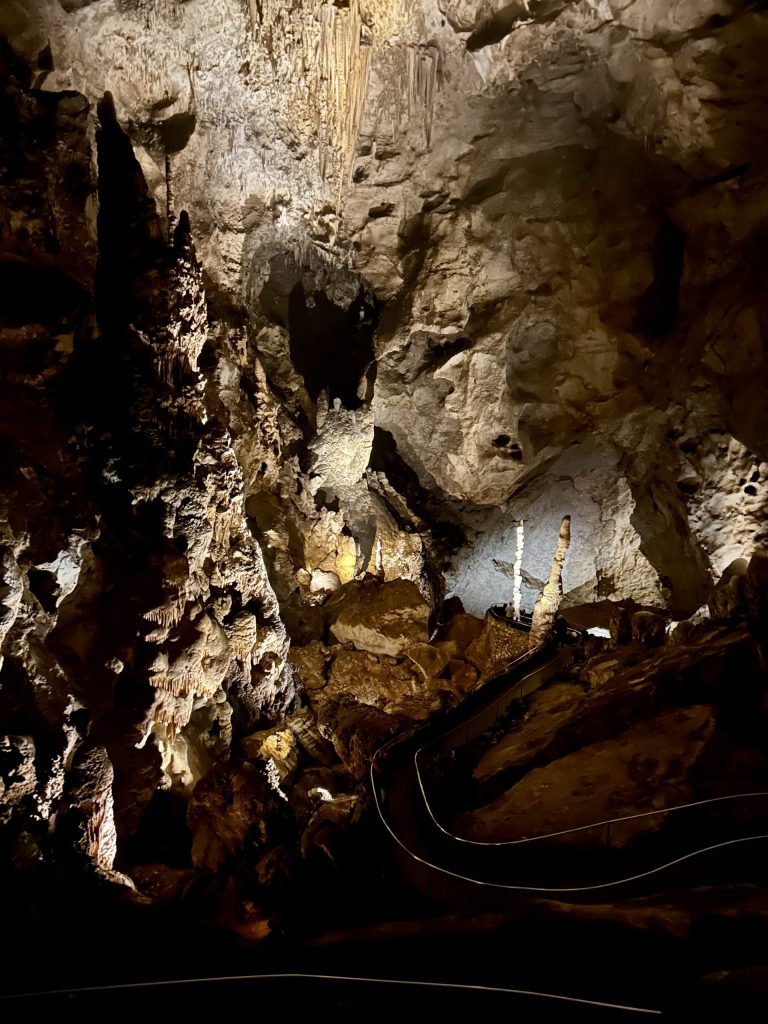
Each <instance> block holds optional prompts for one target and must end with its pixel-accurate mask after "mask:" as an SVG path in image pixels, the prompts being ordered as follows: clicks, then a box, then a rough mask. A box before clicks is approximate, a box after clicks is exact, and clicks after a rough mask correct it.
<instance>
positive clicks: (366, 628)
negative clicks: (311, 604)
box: [327, 579, 430, 658]
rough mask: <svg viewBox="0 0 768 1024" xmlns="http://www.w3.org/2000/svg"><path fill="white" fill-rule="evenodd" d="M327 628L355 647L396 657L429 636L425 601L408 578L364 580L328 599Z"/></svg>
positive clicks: (332, 633) (427, 608)
mask: <svg viewBox="0 0 768 1024" xmlns="http://www.w3.org/2000/svg"><path fill="white" fill-rule="evenodd" d="M327 607H328V609H329V615H330V616H332V622H331V624H330V632H331V635H332V636H333V638H334V639H335V640H337V641H338V642H339V643H342V644H352V645H353V647H355V648H356V650H358V651H369V652H370V653H371V654H379V655H387V656H389V657H393V658H396V657H398V656H399V655H401V654H405V652H406V651H407V650H408V648H410V647H413V646H414V644H419V643H426V642H427V640H428V639H429V625H428V624H429V611H430V609H429V605H428V604H427V602H426V601H425V600H424V598H423V597H422V596H421V594H420V593H419V589H418V587H417V586H416V584H415V583H412V582H411V581H410V580H392V581H391V582H389V583H379V582H377V581H375V580H371V579H368V580H365V581H364V582H362V583H360V584H356V585H354V586H348V587H344V588H342V589H341V590H340V591H338V592H337V594H336V595H334V598H332V599H331V601H330V602H328V606H327Z"/></svg>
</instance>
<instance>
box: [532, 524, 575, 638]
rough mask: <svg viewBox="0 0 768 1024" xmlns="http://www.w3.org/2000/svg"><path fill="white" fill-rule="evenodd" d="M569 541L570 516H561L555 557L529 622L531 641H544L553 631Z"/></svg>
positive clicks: (561, 593) (561, 594)
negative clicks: (531, 619)
mask: <svg viewBox="0 0 768 1024" xmlns="http://www.w3.org/2000/svg"><path fill="white" fill-rule="evenodd" d="M570 543H571V517H570V516H563V521H562V523H561V524H560V534H559V536H558V538H557V548H556V549H555V557H554V558H553V559H552V568H551V570H550V573H549V580H548V581H547V584H546V586H545V587H544V590H543V591H542V592H541V594H539V596H538V598H537V600H536V607H535V608H534V609H533V623H532V624H531V640H532V642H533V643H535V644H537V643H544V642H545V641H546V640H547V639H548V638H549V637H550V636H551V635H552V633H553V631H554V628H555V620H556V619H557V613H558V610H559V608H560V601H561V600H562V597H563V565H564V564H565V556H566V555H567V554H568V546H569V545H570Z"/></svg>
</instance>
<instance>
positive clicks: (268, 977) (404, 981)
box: [0, 971, 661, 1017]
mask: <svg viewBox="0 0 768 1024" xmlns="http://www.w3.org/2000/svg"><path fill="white" fill-rule="evenodd" d="M286 980H312V981H331V982H334V981H351V982H361V983H364V984H371V985H392V986H395V985H404V986H410V987H412V988H444V989H451V990H462V991H469V992H494V993H501V994H505V995H514V996H525V997H526V998H536V999H550V1000H553V1001H556V1002H562V1003H574V1004H577V1005H581V1006H595V1007H598V1008H599V1009H604V1010H626V1011H627V1012H628V1013H645V1014H650V1015H652V1016H657V1017H658V1016H660V1015H661V1010H657V1009H653V1008H651V1007H645V1006H628V1005H625V1004H623V1003H607V1002H605V1001H603V1000H599V999H586V998H584V997H583V996H569V995H561V994H560V993H557V992H537V991H535V990H533V989H525V988H510V987H508V986H502V985H479V984H462V983H460V982H455V981H426V980H422V979H419V978H369V977H361V976H358V975H348V974H313V973H309V972H305V971H279V972H269V973H266V972H265V973H263V974H227V975H220V976H216V977H211V978H205V977H203V978H198V977H195V978H163V979H161V980H160V981H152V980H150V981H128V982H115V983H113V984H108V985H83V986H81V987H80V988H57V989H50V990H44V991H40V992H36V991H33V992H11V993H3V994H2V995H0V1002H10V1001H13V1000H21V999H25V1000H31V999H35V998H41V997H43V998H48V997H50V996H60V995H62V996H72V995H96V994H99V993H104V992H130V991H131V990H134V989H158V988H176V987H180V986H182V985H199V986H201V987H202V986H204V985H211V984H220V983H221V982H238V981H286Z"/></svg>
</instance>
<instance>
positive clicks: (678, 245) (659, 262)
mask: <svg viewBox="0 0 768 1024" xmlns="http://www.w3.org/2000/svg"><path fill="white" fill-rule="evenodd" d="M684 255H685V233H684V232H683V231H682V230H681V229H680V228H679V227H678V226H677V225H676V224H674V223H673V222H672V221H671V220H669V219H668V218H666V217H665V218H664V220H663V221H662V223H661V227H660V228H659V230H658V232H657V234H656V238H655V240H654V243H653V247H652V248H651V259H652V260H653V281H652V282H651V284H650V285H649V287H648V288H647V289H646V290H645V292H643V294H642V295H641V296H640V299H639V300H638V307H637V322H638V326H639V327H640V329H641V330H643V331H645V332H646V333H647V334H649V335H650V336H651V337H654V338H657V337H660V336H661V335H663V334H667V333H668V332H669V331H671V330H672V328H673V327H674V326H675V321H676V320H677V306H678V294H679V290H680V278H681V277H682V273H683V259H684Z"/></svg>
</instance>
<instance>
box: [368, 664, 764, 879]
mask: <svg viewBox="0 0 768 1024" xmlns="http://www.w3.org/2000/svg"><path fill="white" fill-rule="evenodd" d="M538 650H539V649H535V650H534V652H527V653H526V654H525V655H523V656H521V657H520V658H517V659H516V660H515V661H514V662H513V663H512V664H511V665H510V666H509V670H510V671H511V670H512V669H514V667H515V666H516V665H519V664H521V663H523V662H526V661H528V660H530V656H531V654H532V653H538ZM555 660H556V656H555V658H552V659H550V661H549V662H547V663H546V664H545V665H543V666H539V668H538V669H535V670H534V672H531V673H528V675H526V676H524V677H523V678H522V679H520V680H518V681H517V682H516V683H515V684H514V685H513V686H512V687H510V688H509V689H508V690H507V691H505V696H508V695H509V693H510V691H511V690H513V689H515V688H520V687H521V686H522V685H523V684H524V683H525V681H526V680H527V679H528V678H530V676H531V675H533V674H535V672H541V671H544V670H545V669H546V668H547V667H548V666H551V665H552V663H553V662H554V661H555ZM501 699H503V698H499V700H501ZM513 699H514V698H513ZM485 711H487V709H485ZM485 711H481V712H478V713H477V714H476V715H474V716H472V718H471V719H469V720H468V722H471V721H472V720H473V719H476V718H478V717H480V716H481V715H482V714H484V713H485ZM419 731H420V730H419ZM453 731H455V730H454V729H450V730H448V731H447V733H443V734H442V735H441V736H439V737H437V738H436V739H435V740H434V741H433V742H438V740H439V739H442V738H443V737H444V736H445V735H448V734H449V733H450V732H453ZM413 735H414V734H413V733H411V734H410V738H411V739H412V738H413ZM407 739H408V735H405V736H404V735H402V734H401V735H400V736H395V737H392V738H391V739H389V740H388V741H387V742H386V743H384V744H382V746H381V747H379V748H378V750H377V751H376V752H375V753H374V755H373V757H372V759H371V764H370V778H371V788H372V790H373V796H374V801H375V804H376V810H377V813H378V815H379V818H380V819H381V821H382V824H383V825H384V827H385V828H386V830H387V832H388V833H389V834H390V836H391V837H392V838H393V839H394V841H395V842H396V843H397V844H398V846H400V847H401V849H402V850H404V851H405V853H406V854H408V856H409V857H410V858H411V859H412V860H414V861H416V862H417V863H420V864H423V865H424V866H425V867H426V868H427V869H428V870H429V871H435V872H437V873H438V874H440V875H443V876H446V877H449V878H453V879H456V880H459V881H462V882H468V883H470V884H472V885H477V886H481V887H483V888H485V889H500V890H504V891H514V892H528V893H562V894H565V893H585V892H596V891H599V890H603V889H610V888H616V887H618V886H620V885H626V884H629V883H631V882H636V881H639V880H641V879H644V878H649V877H651V876H653V875H656V874H659V873H660V872H662V871H665V870H667V869H669V868H671V867H674V866H675V865H677V864H680V863H683V862H684V861H686V860H690V859H692V858H693V857H698V856H701V855H703V854H706V853H710V852H712V851H714V850H719V849H724V848H726V847H730V846H736V845H739V844H742V843H749V842H755V841H763V840H768V834H766V835H762V834H761V835H756V836H744V837H741V838H738V839H729V840H725V841H723V842H721V843H714V844H712V845H710V846H706V847H701V848H699V849H696V850H692V851H690V852H689V853H686V854H683V855H682V856H680V857H676V858H674V859H672V860H669V861H665V862H663V863H662V864H658V865H656V866H655V867H653V868H651V869H649V870H648V871H642V872H638V873H636V874H633V875H629V876H626V877H624V878H618V879H612V880H611V881H608V882H600V883H596V884H592V885H586V886H541V885H536V886H533V885H515V884H512V883H505V882H489V881H486V880H485V879H481V878H475V877H472V876H470V875H463V874H461V873H460V872H457V871H452V870H451V869H449V868H446V867H443V866H442V865H439V864H434V863H433V862H431V861H429V860H427V859H425V858H424V857H422V856H421V855H420V854H418V853H416V852H415V851H414V850H412V849H411V848H410V847H409V846H407V845H406V843H405V842H404V841H403V840H402V839H401V838H400V836H398V835H397V834H396V833H395V831H394V829H393V828H392V827H391V825H390V824H389V822H388V821H387V818H386V815H385V814H384V810H383V807H382V801H381V795H380V792H379V788H378V786H377V783H376V778H375V776H374V772H375V771H376V766H377V762H378V761H379V760H380V759H381V758H382V756H384V755H385V754H386V753H387V752H388V750H389V749H390V748H393V747H394V746H396V745H399V744H400V743H403V742H405V741H407ZM426 746H428V744H425V745H424V747H420V748H419V750H418V751H417V752H416V755H415V756H414V764H415V770H416V773H417V779H418V782H419V788H420V791H421V795H422V799H424V801H425V805H426V808H427V811H428V813H429V816H430V819H431V820H432V822H433V823H434V824H435V825H436V826H437V828H438V829H440V831H441V832H443V833H445V834H446V835H447V836H448V837H449V838H451V839H456V840H459V841H463V842H465V843H467V844H468V845H478V846H487V847H496V846H507V845H510V846H513V845H521V844H524V843H530V842H537V841H541V840H546V839H551V838H553V837H555V836H557V835H565V834H568V833H570V832H579V831H584V830H587V829H595V828H599V827H601V826H602V825H606V826H609V825H610V824H615V823H617V822H621V821H625V820H632V819H633V818H640V817H647V816H651V815H659V814H665V813H669V812H671V811H676V810H684V809H685V808H687V807H695V806H701V805H704V804H708V803H717V802H720V801H725V800H729V799H744V798H746V797H753V796H760V797H763V796H765V797H768V793H762V792H759V793H753V794H735V795H734V796H733V797H713V798H710V799H707V800H701V801H692V802H691V803H690V804H680V805H677V806H676V807H674V808H665V809H661V810H657V811H643V812H640V813H638V814H633V815H627V816H625V817H624V818H615V819H611V820H610V821H605V822H596V823H593V824H591V825H586V826H578V827H577V828H575V829H564V830H562V831H561V832H554V833H551V834H549V835H546V836H532V837H530V838H527V839H521V840H520V839H518V840H511V841H506V842H500V843H482V842H478V841H476V840H466V839H463V838H462V837H460V836H453V835H452V834H451V833H450V832H447V830H446V829H444V828H443V827H442V826H441V825H440V823H439V822H438V821H437V819H436V818H435V816H434V814H433V813H432V810H431V807H430V805H429V803H428V801H427V800H426V798H425V794H424V788H423V784H422V780H421V777H420V774H419V770H418V763H417V761H416V759H417V757H418V754H419V753H420V752H421V751H422V750H423V749H424V748H425V747H426Z"/></svg>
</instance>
